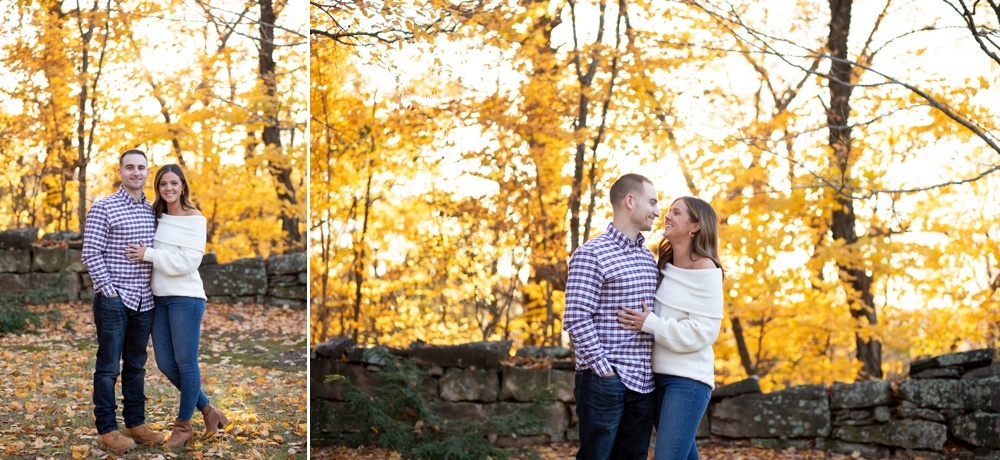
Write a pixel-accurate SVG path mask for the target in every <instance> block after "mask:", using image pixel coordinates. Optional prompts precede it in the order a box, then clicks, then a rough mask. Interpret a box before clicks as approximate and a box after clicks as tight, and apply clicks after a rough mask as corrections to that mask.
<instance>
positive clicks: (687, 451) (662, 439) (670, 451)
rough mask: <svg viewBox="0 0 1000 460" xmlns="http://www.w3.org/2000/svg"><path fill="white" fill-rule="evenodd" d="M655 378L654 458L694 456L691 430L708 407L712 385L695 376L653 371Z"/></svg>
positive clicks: (686, 459) (695, 448)
mask: <svg viewBox="0 0 1000 460" xmlns="http://www.w3.org/2000/svg"><path fill="white" fill-rule="evenodd" d="M653 380H655V381H656V390H655V391H654V392H653V393H654V394H655V395H656V413H657V414H659V419H658V421H657V423H656V450H655V452H654V455H653V458H654V459H655V460H667V459H674V460H698V446H697V445H696V444H695V441H694V438H695V434H696V433H697V432H698V424H700V423H701V417H702V416H703V415H705V409H706V408H708V400H709V399H710V398H711V397H712V387H710V386H708V385H705V384H704V383H702V382H699V381H697V380H691V379H689V378H686V377H677V376H674V375H667V374H654V375H653Z"/></svg>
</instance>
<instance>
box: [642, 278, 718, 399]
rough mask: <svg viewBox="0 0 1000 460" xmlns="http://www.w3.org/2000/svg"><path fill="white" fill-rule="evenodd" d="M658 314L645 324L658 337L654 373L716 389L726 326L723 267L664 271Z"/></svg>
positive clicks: (645, 328) (645, 330) (659, 292)
mask: <svg viewBox="0 0 1000 460" xmlns="http://www.w3.org/2000/svg"><path fill="white" fill-rule="evenodd" d="M661 273H662V274H663V281H661V282H660V285H659V286H658V287H657V288H656V297H655V300H654V305H655V306H654V310H653V311H654V313H655V314H650V315H649V316H647V317H646V321H645V322H643V323H642V331H643V332H648V333H650V334H652V335H653V339H654V340H655V341H656V344H655V345H654V346H653V372H654V373H657V374H669V375H674V376H678V377H687V378H689V379H692V380H697V381H699V382H703V383H705V384H706V385H708V386H709V387H712V388H713V389H714V388H715V354H714V353H713V352H712V344H713V343H715V339H716V338H718V337H719V329H720V328H721V327H722V269H719V268H714V269H705V270H686V269H683V268H677V267H675V266H673V265H671V264H667V266H666V267H665V268H664V269H663V270H661Z"/></svg>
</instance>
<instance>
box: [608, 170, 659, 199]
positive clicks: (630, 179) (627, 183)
mask: <svg viewBox="0 0 1000 460" xmlns="http://www.w3.org/2000/svg"><path fill="white" fill-rule="evenodd" d="M643 184H649V185H653V181H651V180H649V178H647V177H646V176H643V175H641V174H633V173H629V174H625V175H624V176H622V177H619V178H618V180H616V181H615V183H614V184H611V193H610V196H611V206H612V207H617V206H618V204H619V203H621V201H622V200H623V199H625V196H626V195H628V194H630V193H631V194H633V195H635V194H636V193H637V192H641V191H644V190H643V189H644V188H645V185H643Z"/></svg>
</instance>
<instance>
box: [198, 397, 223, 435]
mask: <svg viewBox="0 0 1000 460" xmlns="http://www.w3.org/2000/svg"><path fill="white" fill-rule="evenodd" d="M201 415H202V416H204V417H205V435H204V436H202V438H205V439H208V438H211V437H212V435H214V434H215V432H216V431H218V430H221V429H223V428H225V427H226V424H227V423H229V419H228V418H226V414H224V413H222V411H221V410H219V409H216V408H215V406H212V405H211V404H209V405H207V406H205V407H202V408H201Z"/></svg>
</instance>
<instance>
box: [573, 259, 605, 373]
mask: <svg viewBox="0 0 1000 460" xmlns="http://www.w3.org/2000/svg"><path fill="white" fill-rule="evenodd" d="M601 277H602V275H601V273H600V267H599V266H598V263H597V257H595V256H594V254H593V253H591V252H589V251H586V250H583V249H582V248H581V249H577V251H576V253H574V254H573V257H572V258H570V260H569V276H568V277H567V279H566V313H565V314H564V315H563V330H565V331H566V332H569V335H570V337H571V338H572V339H573V346H574V347H575V348H576V357H577V358H576V359H577V360H578V361H580V363H581V364H583V365H584V366H586V367H588V368H590V369H593V371H594V372H595V373H597V375H601V376H608V375H611V374H612V373H613V372H614V369H612V368H611V363H609V362H608V358H607V355H606V354H605V352H604V346H603V345H601V341H600V339H599V338H598V336H597V328H596V327H595V326H594V312H595V311H597V308H598V303H599V301H600V298H601V286H602V285H603V282H602V281H601Z"/></svg>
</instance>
